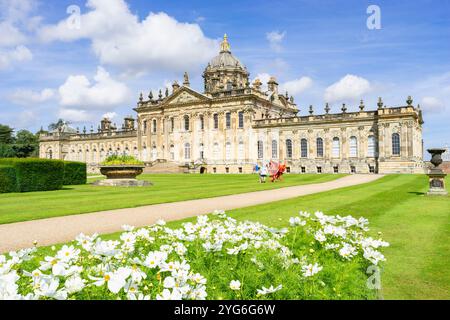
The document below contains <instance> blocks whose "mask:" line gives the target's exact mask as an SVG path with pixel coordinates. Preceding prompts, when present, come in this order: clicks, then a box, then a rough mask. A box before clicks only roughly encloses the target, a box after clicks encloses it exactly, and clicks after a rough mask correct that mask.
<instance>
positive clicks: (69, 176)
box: [64, 161, 87, 186]
mask: <svg viewBox="0 0 450 320" xmlns="http://www.w3.org/2000/svg"><path fill="white" fill-rule="evenodd" d="M86 181H87V168H86V163H84V162H73V161H64V185H65V186H72V185H80V184H86Z"/></svg>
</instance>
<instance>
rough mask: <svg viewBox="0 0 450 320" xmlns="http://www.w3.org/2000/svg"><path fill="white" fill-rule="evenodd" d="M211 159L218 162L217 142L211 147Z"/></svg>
mask: <svg viewBox="0 0 450 320" xmlns="http://www.w3.org/2000/svg"><path fill="white" fill-rule="evenodd" d="M213 158H214V159H215V160H219V144H218V143H217V142H215V143H214V145H213Z"/></svg>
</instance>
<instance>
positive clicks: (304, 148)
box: [300, 139, 308, 158]
mask: <svg viewBox="0 0 450 320" xmlns="http://www.w3.org/2000/svg"><path fill="white" fill-rule="evenodd" d="M300 147H301V156H302V158H308V141H307V140H306V139H302V140H301V141H300Z"/></svg>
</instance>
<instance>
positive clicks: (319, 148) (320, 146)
mask: <svg viewBox="0 0 450 320" xmlns="http://www.w3.org/2000/svg"><path fill="white" fill-rule="evenodd" d="M316 145H317V146H316V147H317V157H318V158H323V139H322V138H317V141H316Z"/></svg>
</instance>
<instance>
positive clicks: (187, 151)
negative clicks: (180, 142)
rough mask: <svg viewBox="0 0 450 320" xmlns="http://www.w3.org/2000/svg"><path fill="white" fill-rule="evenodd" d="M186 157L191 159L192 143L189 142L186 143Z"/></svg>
mask: <svg viewBox="0 0 450 320" xmlns="http://www.w3.org/2000/svg"><path fill="white" fill-rule="evenodd" d="M184 159H186V160H189V159H191V145H190V144H189V143H186V144H185V145H184Z"/></svg>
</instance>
